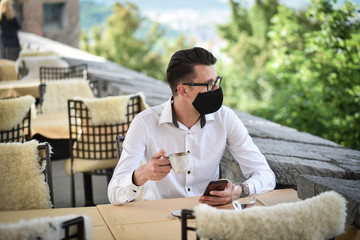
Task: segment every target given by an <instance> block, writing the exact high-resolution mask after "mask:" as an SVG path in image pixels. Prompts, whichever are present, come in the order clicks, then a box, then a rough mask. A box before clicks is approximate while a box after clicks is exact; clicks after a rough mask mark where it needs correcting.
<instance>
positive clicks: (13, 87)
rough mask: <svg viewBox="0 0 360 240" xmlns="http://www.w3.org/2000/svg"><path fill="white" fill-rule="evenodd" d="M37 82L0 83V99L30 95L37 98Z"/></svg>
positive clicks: (38, 94) (38, 83)
mask: <svg viewBox="0 0 360 240" xmlns="http://www.w3.org/2000/svg"><path fill="white" fill-rule="evenodd" d="M39 85H40V82H39V80H33V81H21V80H18V81H0V98H7V97H20V96H25V95H31V96H33V97H34V98H39V97H40V93H39Z"/></svg>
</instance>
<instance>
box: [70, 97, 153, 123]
mask: <svg viewBox="0 0 360 240" xmlns="http://www.w3.org/2000/svg"><path fill="white" fill-rule="evenodd" d="M136 95H138V96H140V98H141V106H140V107H141V109H140V110H141V111H142V110H144V109H145V108H146V107H147V105H146V103H145V100H144V98H145V97H144V95H143V94H142V93H137V94H131V95H122V96H110V97H104V98H91V99H87V98H83V97H75V100H81V101H83V102H84V104H85V105H86V107H87V108H88V109H89V112H90V116H91V122H92V124H93V125H100V124H119V123H123V122H125V120H126V112H127V105H128V102H129V98H130V97H133V96H136Z"/></svg>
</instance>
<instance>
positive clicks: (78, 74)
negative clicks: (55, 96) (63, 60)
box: [39, 64, 98, 106]
mask: <svg viewBox="0 0 360 240" xmlns="http://www.w3.org/2000/svg"><path fill="white" fill-rule="evenodd" d="M71 79H83V80H89V74H88V66H87V64H79V65H73V66H69V67H40V86H39V95H40V97H39V104H40V106H42V104H43V101H44V94H45V91H46V84H47V83H49V82H53V81H59V80H71ZM89 85H90V88H91V90H92V91H93V93H94V96H98V94H97V92H98V90H97V84H96V81H89Z"/></svg>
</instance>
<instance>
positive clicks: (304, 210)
mask: <svg viewBox="0 0 360 240" xmlns="http://www.w3.org/2000/svg"><path fill="white" fill-rule="evenodd" d="M194 210H195V216H196V226H197V233H198V235H199V236H200V237H205V238H212V239H259V240H265V239H269V240H270V239H271V240H272V239H286V240H288V239H299V240H300V239H301V240H307V239H313V240H319V239H329V238H332V237H334V236H337V235H339V234H341V233H343V232H344V228H345V218H346V200H345V199H344V197H342V196H341V195H340V194H338V193H336V192H334V191H329V192H325V193H322V194H320V195H318V196H316V197H313V198H309V199H306V200H305V201H299V202H295V203H283V204H278V205H275V206H271V207H252V208H248V209H245V210H242V211H235V210H225V209H216V208H213V207H210V206H208V205H206V204H200V205H198V206H195V207H194Z"/></svg>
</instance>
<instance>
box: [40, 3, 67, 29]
mask: <svg viewBox="0 0 360 240" xmlns="http://www.w3.org/2000/svg"><path fill="white" fill-rule="evenodd" d="M43 14H44V16H43V21H44V22H43V26H44V30H59V29H62V28H63V27H64V16H65V3H44V5H43Z"/></svg>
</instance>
